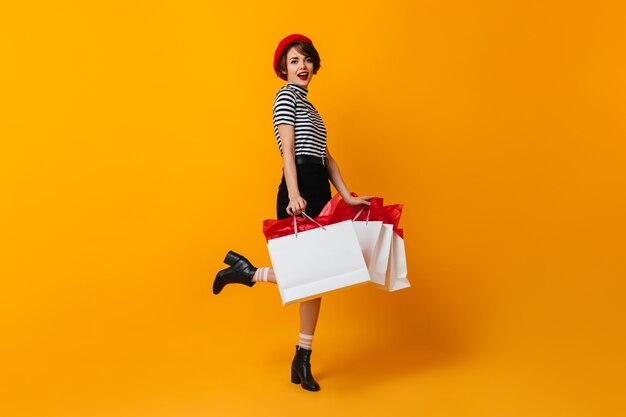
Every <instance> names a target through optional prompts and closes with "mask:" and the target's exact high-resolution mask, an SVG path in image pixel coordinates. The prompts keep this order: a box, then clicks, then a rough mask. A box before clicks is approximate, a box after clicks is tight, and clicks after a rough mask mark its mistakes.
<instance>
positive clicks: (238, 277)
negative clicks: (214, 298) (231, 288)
mask: <svg viewBox="0 0 626 417" xmlns="http://www.w3.org/2000/svg"><path fill="white" fill-rule="evenodd" d="M224 263H226V264H228V265H230V268H226V269H222V270H221V271H220V272H218V273H217V276H216V277H215V281H213V294H215V295H217V294H219V293H220V291H222V288H224V285H227V284H243V285H247V286H248V287H252V286H253V285H254V284H256V282H254V281H252V278H254V273H255V272H256V270H257V269H256V268H255V267H254V266H252V264H251V263H250V261H248V260H247V259H246V258H244V257H243V256H241V255H239V254H237V253H235V252H233V251H229V252H228V253H227V254H226V257H225V258H224Z"/></svg>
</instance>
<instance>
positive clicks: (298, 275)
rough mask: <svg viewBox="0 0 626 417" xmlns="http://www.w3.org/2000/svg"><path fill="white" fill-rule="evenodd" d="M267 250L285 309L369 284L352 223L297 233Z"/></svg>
mask: <svg viewBox="0 0 626 417" xmlns="http://www.w3.org/2000/svg"><path fill="white" fill-rule="evenodd" d="M306 217H307V218H308V219H309V220H311V221H314V220H313V219H311V218H310V217H308V216H306ZM295 227H296V222H295V217H294V229H295ZM267 248H268V250H269V254H270V258H271V260H272V266H273V268H274V274H275V275H276V282H277V284H278V289H279V291H280V297H281V299H282V302H283V305H287V304H290V303H293V302H294V301H303V300H306V299H310V298H314V297H316V296H319V295H320V294H323V293H327V292H329V291H334V290H337V289H340V288H345V287H349V286H352V285H357V284H362V283H365V282H368V281H369V276H368V272H367V266H366V265H365V260H364V258H363V254H362V252H361V247H360V245H359V241H358V238H357V235H356V232H355V230H354V225H353V224H352V221H351V220H346V221H343V222H340V223H335V224H330V225H328V226H320V227H319V228H316V229H311V230H307V231H305V232H300V233H298V232H297V230H295V233H294V234H293V235H289V236H283V237H279V238H276V239H271V240H268V242H267Z"/></svg>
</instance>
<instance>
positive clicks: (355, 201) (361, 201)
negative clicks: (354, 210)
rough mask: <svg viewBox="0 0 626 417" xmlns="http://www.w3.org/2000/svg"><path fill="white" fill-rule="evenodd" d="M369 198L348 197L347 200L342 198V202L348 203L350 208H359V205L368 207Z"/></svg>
mask: <svg viewBox="0 0 626 417" xmlns="http://www.w3.org/2000/svg"><path fill="white" fill-rule="evenodd" d="M371 198H372V197H371V196H365V197H354V196H350V197H348V198H344V199H343V200H344V201H345V202H346V203H348V204H349V205H351V206H360V205H361V204H365V205H366V206H369V205H370V204H371V203H370V200H371Z"/></svg>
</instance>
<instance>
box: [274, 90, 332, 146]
mask: <svg viewBox="0 0 626 417" xmlns="http://www.w3.org/2000/svg"><path fill="white" fill-rule="evenodd" d="M307 93H308V91H307V90H306V89H305V88H303V87H300V86H299V85H296V84H292V83H288V84H287V85H286V86H284V87H282V88H281V89H280V90H278V93H276V98H275V99H274V134H275V135H276V141H277V142H278V149H280V154H281V155H282V154H283V146H282V143H281V142H280V135H279V134H278V125H280V124H286V125H292V126H294V131H295V151H296V152H295V154H296V155H314V156H319V157H324V156H326V126H324V122H323V121H322V118H321V116H320V115H319V113H318V112H317V110H315V107H313V105H312V104H311V102H310V101H309V99H308V98H307V97H306V95H307Z"/></svg>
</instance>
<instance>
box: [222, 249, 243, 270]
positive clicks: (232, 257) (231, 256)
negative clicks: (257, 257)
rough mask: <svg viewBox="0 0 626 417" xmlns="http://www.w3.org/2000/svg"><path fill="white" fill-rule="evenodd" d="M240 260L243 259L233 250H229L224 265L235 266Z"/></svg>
mask: <svg viewBox="0 0 626 417" xmlns="http://www.w3.org/2000/svg"><path fill="white" fill-rule="evenodd" d="M239 259H241V256H240V255H237V254H236V253H235V252H233V251H232V250H229V251H228V253H227V254H226V257H225V258H224V263H225V264H227V265H230V266H233V265H235V264H236V263H237V261H239Z"/></svg>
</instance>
